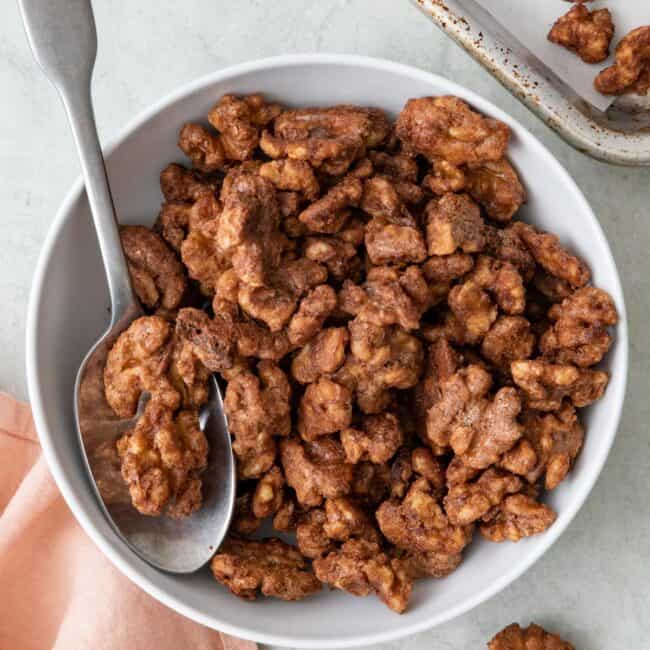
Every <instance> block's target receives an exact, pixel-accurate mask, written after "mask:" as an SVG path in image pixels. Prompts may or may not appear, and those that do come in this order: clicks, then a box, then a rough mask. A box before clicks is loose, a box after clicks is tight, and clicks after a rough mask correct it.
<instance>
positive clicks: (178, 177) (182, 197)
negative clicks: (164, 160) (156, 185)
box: [160, 163, 220, 203]
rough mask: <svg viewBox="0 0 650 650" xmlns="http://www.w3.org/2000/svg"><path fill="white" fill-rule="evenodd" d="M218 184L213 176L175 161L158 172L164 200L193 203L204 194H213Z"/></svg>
mask: <svg viewBox="0 0 650 650" xmlns="http://www.w3.org/2000/svg"><path fill="white" fill-rule="evenodd" d="M219 185H220V182H218V181H217V180H215V179H214V178H212V177H209V176H206V175H204V174H201V173H200V172H198V171H195V170H193V169H187V168H186V167H183V165H177V164H176V163H172V164H171V165H167V167H165V169H163V170H162V172H160V189H161V190H162V193H163V196H164V197H165V200H166V201H185V202H189V203H194V201H197V200H198V199H200V198H201V197H202V196H204V195H205V194H214V193H215V192H216V191H217V189H218V188H219Z"/></svg>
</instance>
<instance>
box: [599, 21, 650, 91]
mask: <svg viewBox="0 0 650 650" xmlns="http://www.w3.org/2000/svg"><path fill="white" fill-rule="evenodd" d="M649 74H650V26H647V25H645V26H643V27H637V28H636V29H633V30H632V31H631V32H630V33H629V34H626V35H625V36H624V37H623V38H622V39H621V40H620V42H619V44H618V45H617V46H616V61H615V63H614V65H611V66H609V68H605V69H604V70H602V71H601V72H600V73H599V74H598V76H597V77H596V80H595V82H594V85H595V86H596V90H597V91H598V92H601V93H603V94H604V95H620V94H622V93H625V92H636V93H638V94H640V95H645V94H646V93H647V92H648V89H649V88H650V84H648V75H649Z"/></svg>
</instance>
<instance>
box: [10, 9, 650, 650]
mask: <svg viewBox="0 0 650 650" xmlns="http://www.w3.org/2000/svg"><path fill="white" fill-rule="evenodd" d="M93 4H94V5H95V8H96V14H97V22H98V25H99V37H100V42H101V47H100V54H99V58H98V65H97V69H96V75H95V84H94V93H95V100H96V108H97V119H98V123H99V129H100V133H101V136H102V137H103V138H104V139H106V138H109V137H111V136H113V135H114V134H115V133H116V132H117V131H118V130H119V129H120V128H121V127H122V126H123V125H124V124H125V123H126V122H127V120H129V119H130V118H131V117H132V116H133V115H134V114H136V113H138V112H139V111H140V110H142V109H143V108H144V107H146V106H147V105H148V104H150V103H151V102H153V101H154V100H156V99H157V98H159V97H160V96H161V95H164V94H166V93H168V92H169V91H171V90H173V89H174V88H176V87H177V86H178V85H179V84H182V83H185V82H186V81H188V80H190V79H192V78H195V77H198V76H200V75H203V74H205V73H208V72H210V71H213V70H215V69H217V68H220V67H223V66H226V65H228V64H231V63H235V62H239V61H244V60H247V59H253V58H259V57H264V56H269V55H274V54H281V53H290V52H310V51H328V52H349V53H360V54H367V55H372V56H379V57H385V58H388V59H393V60H395V61H400V62H403V63H408V64H412V65H416V66H419V67H421V68H424V69H426V70H430V71H434V72H437V73H439V74H442V75H444V76H447V77H450V78H452V79H454V80H455V81H457V82H459V83H461V84H464V85H467V86H470V87H471V88H473V89H474V90H475V91H476V92H478V93H480V94H482V95H484V96H485V97H487V98H488V99H490V100H492V101H493V102H495V103H496V104H498V105H499V106H501V107H502V108H503V109H505V110H506V111H508V112H510V113H511V114H512V115H514V116H515V117H516V118H518V119H519V120H521V122H523V123H524V124H525V125H526V126H527V127H528V128H529V129H530V130H531V131H533V132H534V133H535V134H536V135H537V136H538V137H539V138H540V139H541V140H542V141H543V142H544V143H545V144H546V145H547V146H548V147H549V148H550V149H551V151H552V152H553V153H554V154H555V155H556V156H557V157H558V158H559V159H560V160H561V161H562V162H563V164H564V165H565V166H566V167H567V169H568V170H569V172H570V173H571V174H572V176H573V177H574V178H575V179H576V181H577V183H578V185H579V186H580V187H581V188H582V190H583V191H584V192H585V194H586V196H587V198H588V199H589V201H590V202H591V204H592V206H593V207H594V209H595V211H596V213H597V215H598V217H599V219H600V221H601V223H602V225H603V227H604V229H605V231H606V234H607V236H608V237H609V240H610V242H611V245H612V248H613V251H614V255H615V257H616V261H617V263H618V266H619V269H620V272H621V274H622V278H623V285H624V288H625V292H626V298H627V304H628V310H629V320H630V326H631V371H630V378H629V390H628V396H627V404H626V408H625V414H624V418H623V422H622V425H621V428H620V432H619V436H618V439H617V441H616V444H615V447H614V449H613V451H612V454H611V456H610V458H609V461H608V463H607V466H606V468H605V470H604V472H603V474H602V476H601V478H600V480H599V481H598V484H597V485H596V487H595V489H594V491H593V493H592V494H591V496H590V497H589V500H588V502H587V503H586V505H585V506H584V508H583V509H582V510H581V512H580V513H579V515H578V516H577V517H576V519H575V521H574V522H573V523H572V525H571V526H570V527H569V529H568V530H567V532H566V533H565V534H564V535H563V536H562V538H561V539H560V540H559V541H558V542H557V543H556V544H555V545H554V546H553V548H552V549H551V550H550V551H549V552H548V553H547V554H546V555H545V556H544V558H543V559H542V560H541V561H540V562H538V563H537V564H536V565H535V567H534V568H533V569H532V570H531V571H529V572H528V573H527V574H526V575H525V576H524V577H522V578H521V579H520V580H518V581H517V582H516V583H515V584H514V585H512V586H510V587H509V588H508V589H506V590H505V591H504V592H502V593H501V594H500V595H499V596H497V597H496V598H494V599H492V600H491V601H489V602H487V603H485V604H483V605H482V606H480V607H478V608H476V609H475V610H473V611H472V612H471V613H469V614H466V615H465V616H463V617H461V618H458V619H456V620H455V621H453V622H451V623H448V624H446V625H444V626H442V627H439V628H437V629H435V630H432V631H430V632H426V633H423V634H419V635H417V636H414V637H411V638H408V639H405V640H403V641H399V642H396V643H393V644H390V646H393V647H395V648H397V647H399V648H405V649H408V650H424V649H425V648H426V649H430V648H435V649H436V650H466V649H470V648H471V649H473V648H481V647H483V644H484V641H485V640H486V639H487V638H488V637H489V636H490V635H491V634H493V633H494V632H496V631H497V630H498V629H500V628H501V627H503V626H504V625H506V624H507V623H510V622H511V621H520V622H522V623H527V622H528V621H530V620H531V619H533V620H535V621H537V622H539V623H541V624H546V625H548V626H549V627H550V628H553V629H555V630H557V631H558V632H560V633H562V634H564V636H566V637H567V638H568V639H570V640H572V641H573V643H574V644H575V645H576V647H577V648H580V649H582V650H587V649H588V650H600V649H602V650H606V649H607V650H612V649H615V650H619V649H620V650H624V649H625V650H636V649H639V650H640V649H642V648H647V647H650V615H649V613H650V544H649V542H648V539H650V516H649V513H650V506H649V500H648V498H647V496H646V493H647V482H648V479H647V477H648V476H649V475H650V444H649V442H648V434H647V423H648V422H649V421H650V400H648V398H647V395H646V389H647V377H648V370H649V365H650V353H649V351H648V345H647V342H648V337H647V334H646V335H644V334H643V330H644V328H645V327H646V325H647V323H648V321H649V320H650V298H648V290H647V280H646V276H647V275H648V272H649V271H650V256H648V254H647V250H648V245H649V243H650V226H649V224H648V219H649V218H650V215H649V214H648V202H649V199H650V189H649V183H648V181H649V180H650V170H647V169H623V168H614V167H609V166H606V165H604V164H601V163H598V162H595V161H593V160H591V159H589V158H586V157H585V156H583V155H582V154H580V153H577V152H576V151H574V150H573V149H571V148H570V147H569V146H568V145H566V144H564V142H562V141H561V140H560V139H559V138H558V137H557V136H556V135H555V134H554V133H552V132H551V131H550V130H549V129H548V128H547V127H546V126H544V125H543V124H542V123H541V122H539V121H538V120H537V118H535V117H534V116H533V115H532V114H530V113H529V112H528V111H527V109H525V108H524V107H522V106H521V105H520V104H519V103H518V102H517V101H515V100H514V99H513V98H512V97H511V96H510V95H509V94H508V93H507V92H506V91H505V90H503V89H502V88H501V86H499V84H498V83H497V82H496V81H495V80H494V79H492V78H491V77H490V76H489V75H488V74H487V73H486V72H484V71H483V70H482V69H481V68H480V67H479V66H478V64H476V63H474V62H473V61H472V60H471V59H470V58H469V57H468V56H467V55H466V54H465V53H463V52H462V51H460V50H459V49H458V48H457V47H456V46H455V45H454V44H453V43H451V42H449V41H448V40H447V39H446V37H444V36H443V35H442V34H441V33H439V32H438V31H437V30H436V28H435V27H433V25H432V24H431V23H429V22H427V21H426V20H425V19H424V18H423V17H422V16H421V15H420V14H419V13H418V12H417V11H416V10H415V9H414V8H413V7H412V6H410V4H409V2H408V1H407V0H319V2H309V3H305V2H301V1H300V0H283V1H282V2H276V3H269V2H266V1H265V0H239V1H238V2H227V1H225V0H218V1H215V0H211V1H208V0H185V1H184V2H176V1H172V0H158V1H157V2H155V3H154V2H139V3H135V2H128V3H127V2H122V1H121V0H95V1H94V2H93ZM2 17H3V20H2V24H1V25H0V88H1V89H2V91H1V95H0V96H1V100H0V243H1V248H0V351H1V352H0V390H5V391H8V392H11V393H14V394H15V395H17V396H18V397H21V398H23V399H26V398H27V394H26V385H25V372H24V343H23V339H24V328H25V310H26V304H27V297H28V293H29V287H30V283H31V276H32V272H33V269H34V265H35V263H36V260H37V257H38V253H39V249H40V246H41V243H42V241H43V238H44V236H45V233H46V231H47V228H48V226H49V224H50V222H51V220H52V218H53V215H54V214H55V212H56V210H57V208H58V206H59V204H60V203H61V201H62V199H63V196H64V195H65V193H66V192H67V191H68V188H69V187H70V185H71V184H72V182H73V180H74V179H75V177H76V176H77V174H78V172H79V169H78V164H77V160H76V156H75V152H74V149H73V145H72V141H71V139H70V136H69V133H68V129H67V125H66V123H65V120H64V115H63V112H62V109H61V107H60V105H59V101H58V98H57V97H56V95H55V93H54V92H53V90H52V88H51V87H50V85H49V83H48V82H47V81H46V80H45V79H44V77H43V76H42V75H41V73H40V71H39V70H38V69H37V67H36V65H35V64H34V62H33V60H32V58H31V55H30V53H29V51H28V49H27V44H26V41H25V38H24V34H23V31H22V27H21V25H20V21H19V16H18V10H17V7H16V3H15V2H4V3H3V16H2ZM644 281H645V282H644ZM644 285H645V286H646V289H645V290H644V289H643V287H644ZM644 341H645V343H644ZM644 378H646V379H644ZM388 647H389V646H388V645H387V646H385V649H386V650H388Z"/></svg>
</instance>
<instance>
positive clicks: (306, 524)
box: [296, 508, 335, 560]
mask: <svg viewBox="0 0 650 650" xmlns="http://www.w3.org/2000/svg"><path fill="white" fill-rule="evenodd" d="M326 521H327V515H326V514H325V511H324V510H323V509H322V508H312V509H311V510H309V511H308V512H306V513H305V514H304V515H303V516H302V517H300V520H299V521H298V523H297V525H296V543H297V544H298V548H299V549H300V552H301V553H302V554H303V555H304V556H305V557H308V558H310V559H312V560H313V559H316V558H318V557H321V556H322V555H325V553H329V552H330V551H331V550H333V549H334V548H335V546H334V543H333V542H332V540H331V539H330V538H329V536H328V535H327V534H326V533H325V528H324V526H325V522H326Z"/></svg>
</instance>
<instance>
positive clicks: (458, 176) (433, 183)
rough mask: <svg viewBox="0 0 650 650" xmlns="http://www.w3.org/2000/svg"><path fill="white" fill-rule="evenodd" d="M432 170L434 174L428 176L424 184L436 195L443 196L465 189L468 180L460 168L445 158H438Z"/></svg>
mask: <svg viewBox="0 0 650 650" xmlns="http://www.w3.org/2000/svg"><path fill="white" fill-rule="evenodd" d="M432 169H433V173H430V174H427V175H426V176H425V177H424V180H423V181H422V184H423V185H424V187H426V188H428V189H429V190H431V191H432V192H433V193H434V194H439V195H442V194H447V193H448V192H460V191H461V190H463V189H465V184H466V182H467V179H466V177H465V172H464V171H463V170H462V169H461V168H460V167H457V166H456V165H452V164H451V163H450V162H449V161H448V160H445V159H444V158H438V159H436V160H434V161H433V167H432Z"/></svg>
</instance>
